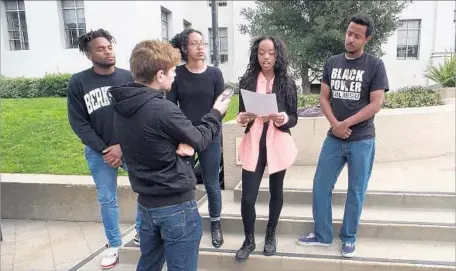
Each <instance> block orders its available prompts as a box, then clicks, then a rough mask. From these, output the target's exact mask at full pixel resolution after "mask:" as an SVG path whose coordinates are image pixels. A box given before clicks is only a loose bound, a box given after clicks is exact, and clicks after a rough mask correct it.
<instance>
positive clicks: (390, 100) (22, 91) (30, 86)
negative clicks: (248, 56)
mask: <svg viewBox="0 0 456 271" xmlns="http://www.w3.org/2000/svg"><path fill="white" fill-rule="evenodd" d="M70 78H71V74H69V73H63V74H47V75H46V76H44V77H42V78H26V77H19V78H9V77H4V76H2V77H0V98H37V97H66V96H67V88H68V82H69V80H70ZM225 87H227V88H234V89H238V86H237V84H236V83H233V82H227V83H226V84H225ZM441 104H443V102H442V99H441V96H440V94H439V93H438V92H437V91H435V90H433V89H431V88H428V87H422V86H408V87H404V88H401V89H399V90H397V91H394V92H388V93H387V94H386V95H385V102H384V104H383V107H384V108H404V107H423V106H435V105H441ZM319 105H320V100H319V95H318V94H309V95H303V94H299V95H298V107H299V108H302V107H305V108H309V107H318V106H319Z"/></svg>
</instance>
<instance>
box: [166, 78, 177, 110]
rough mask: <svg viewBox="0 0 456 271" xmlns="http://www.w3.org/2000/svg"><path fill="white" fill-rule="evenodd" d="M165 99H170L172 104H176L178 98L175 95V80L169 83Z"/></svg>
mask: <svg viewBox="0 0 456 271" xmlns="http://www.w3.org/2000/svg"><path fill="white" fill-rule="evenodd" d="M166 99H167V100H168V101H171V102H173V103H174V104H176V105H177V101H178V99H179V98H178V96H177V84H176V81H174V82H173V84H172V85H171V90H170V91H169V92H167V93H166Z"/></svg>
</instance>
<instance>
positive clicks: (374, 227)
mask: <svg viewBox="0 0 456 271" xmlns="http://www.w3.org/2000/svg"><path fill="white" fill-rule="evenodd" d="M222 199H223V204H222V223H223V225H222V227H223V230H224V231H228V232H232V233H239V232H243V224H242V219H241V206H240V203H239V202H235V201H233V200H232V192H231V191H223V194H222ZM207 204H208V203H207V202H205V203H204V204H202V205H201V207H200V208H199V210H200V213H201V216H202V217H203V219H204V221H205V222H204V223H203V227H204V228H205V230H209V228H208V227H209V224H210V223H209V221H210V219H209V214H208V207H207ZM343 211H344V210H343V207H342V206H334V207H333V225H334V232H335V235H337V234H338V232H339V229H340V227H341V225H342V218H343ZM256 216H257V223H256V231H257V232H264V229H265V227H266V224H267V218H268V217H269V206H268V204H265V203H261V202H258V203H257V204H256ZM312 228H313V218H312V207H311V205H292V204H284V206H283V209H282V212H281V215H280V221H279V226H278V229H277V230H278V232H279V234H285V235H286V234H290V235H295V236H298V235H301V234H306V233H309V232H311V231H312ZM358 235H359V236H360V237H363V238H387V239H399V240H429V241H456V227H455V212H454V210H451V209H447V210H446V209H402V208H391V207H374V206H366V207H365V208H364V209H363V212H362V215H361V223H360V226H359V230H358Z"/></svg>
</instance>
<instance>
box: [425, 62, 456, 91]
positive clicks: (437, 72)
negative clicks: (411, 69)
mask: <svg viewBox="0 0 456 271" xmlns="http://www.w3.org/2000/svg"><path fill="white" fill-rule="evenodd" d="M455 55H456V54H451V55H450V56H449V57H445V58H444V60H443V63H441V64H439V66H438V67H435V66H429V67H428V68H427V70H426V72H425V74H424V76H425V77H427V78H429V79H431V80H432V81H435V82H437V83H439V84H440V85H442V87H455V86H456V80H455V79H456V56H455Z"/></svg>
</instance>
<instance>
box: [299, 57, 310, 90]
mask: <svg viewBox="0 0 456 271" xmlns="http://www.w3.org/2000/svg"><path fill="white" fill-rule="evenodd" d="M301 88H302V94H305V95H307V94H310V81H309V65H306V64H304V65H302V67H301Z"/></svg>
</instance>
